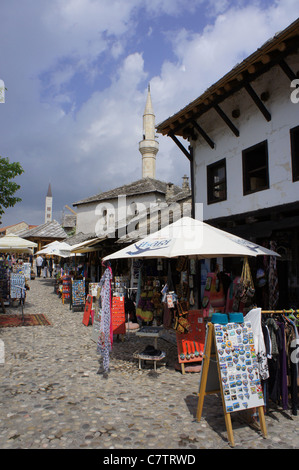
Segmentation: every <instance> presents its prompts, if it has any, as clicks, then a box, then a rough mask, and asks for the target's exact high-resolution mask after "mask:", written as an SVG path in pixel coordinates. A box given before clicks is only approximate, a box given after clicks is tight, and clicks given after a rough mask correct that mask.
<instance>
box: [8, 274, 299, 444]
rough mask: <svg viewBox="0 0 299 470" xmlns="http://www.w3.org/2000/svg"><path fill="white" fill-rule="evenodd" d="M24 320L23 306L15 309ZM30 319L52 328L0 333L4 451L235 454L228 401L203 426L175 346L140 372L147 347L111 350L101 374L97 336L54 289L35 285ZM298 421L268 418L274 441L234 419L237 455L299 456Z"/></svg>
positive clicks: (210, 408) (137, 344)
mask: <svg viewBox="0 0 299 470" xmlns="http://www.w3.org/2000/svg"><path fill="white" fill-rule="evenodd" d="M9 311H10V312H12V313H13V312H20V307H16V308H10V309H9ZM25 312H26V313H44V314H45V315H46V317H47V318H48V320H49V321H50V323H51V325H50V326H33V327H31V326H24V327H17V328H1V329H0V339H1V340H2V341H3V342H4V346H5V361H4V364H1V365H0V374H1V385H0V386H1V392H0V393H1V400H0V401H1V427H0V448H1V449H80V448H88V449H179V450H182V449H184V450H190V451H192V450H195V449H229V448H230V445H229V443H228V440H227V433H226V427H225V421H224V416H223V411H222V403H221V397H220V396H216V395H211V396H208V397H206V398H205V402H204V408H203V417H202V419H201V421H200V422H197V421H196V409H197V398H198V396H197V393H198V381H199V374H198V373H193V374H192V373H186V374H185V375H182V374H181V372H179V371H177V370H175V368H174V363H175V359H176V347H175V346H174V345H171V344H170V343H168V342H166V341H164V340H162V339H159V340H158V348H159V349H161V350H163V351H165V352H166V364H165V365H161V366H158V367H157V372H156V373H155V372H154V370H153V368H152V366H151V365H146V366H145V367H144V368H143V369H141V370H139V369H138V362H137V361H136V359H134V358H133V353H134V352H135V351H137V350H138V351H141V350H143V349H144V347H145V346H146V345H147V344H148V340H147V339H144V338H138V337H136V336H134V335H133V334H130V335H127V336H126V337H125V340H124V341H119V342H117V341H116V339H115V341H114V344H113V351H112V354H111V360H110V368H111V371H110V374H109V377H108V378H107V379H105V378H104V377H103V376H102V375H101V374H99V373H98V370H99V356H98V354H97V352H96V344H95V342H94V341H92V340H91V332H92V327H91V326H89V327H86V326H84V325H83V324H82V317H83V312H72V311H71V310H70V308H69V305H68V304H65V305H63V304H62V301H61V299H60V298H59V297H58V296H57V295H56V294H55V293H54V289H53V281H52V280H50V279H38V278H37V279H35V280H32V281H30V291H28V292H27V299H26V304H25ZM298 419H299V418H298V416H292V415H291V412H290V411H288V412H285V411H282V410H281V409H279V408H276V409H273V410H271V412H270V413H269V414H268V415H266V425H267V431H268V438H267V439H264V438H263V437H262V435H261V433H260V432H259V431H258V430H256V429H254V428H252V427H250V426H248V424H245V423H243V422H242V421H241V420H240V419H239V418H238V413H232V425H233V432H234V438H235V448H236V449H298V448H299V433H298Z"/></svg>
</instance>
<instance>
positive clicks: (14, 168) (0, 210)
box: [0, 157, 24, 219]
mask: <svg viewBox="0 0 299 470" xmlns="http://www.w3.org/2000/svg"><path fill="white" fill-rule="evenodd" d="M22 173H24V170H23V168H22V167H21V165H20V163H19V162H13V163H10V162H9V159H8V158H3V157H0V219H1V215H2V214H4V212H5V210H4V209H7V208H8V207H13V206H14V205H15V204H16V203H17V202H20V201H22V199H21V198H19V197H16V196H15V193H16V191H18V189H20V187H21V186H20V185H19V184H17V183H16V182H15V181H11V180H13V179H14V178H15V177H16V176H18V175H21V174H22Z"/></svg>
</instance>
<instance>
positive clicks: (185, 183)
mask: <svg viewBox="0 0 299 470" xmlns="http://www.w3.org/2000/svg"><path fill="white" fill-rule="evenodd" d="M182 189H183V190H184V191H189V190H190V188H189V177H188V176H187V175H184V176H183V184H182Z"/></svg>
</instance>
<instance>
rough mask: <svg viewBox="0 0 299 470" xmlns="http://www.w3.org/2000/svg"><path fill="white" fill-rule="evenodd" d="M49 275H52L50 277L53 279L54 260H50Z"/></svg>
mask: <svg viewBox="0 0 299 470" xmlns="http://www.w3.org/2000/svg"><path fill="white" fill-rule="evenodd" d="M49 273H50V277H52V274H53V258H52V257H51V258H49Z"/></svg>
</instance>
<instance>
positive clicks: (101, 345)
mask: <svg viewBox="0 0 299 470" xmlns="http://www.w3.org/2000/svg"><path fill="white" fill-rule="evenodd" d="M111 281H112V269H111V268H110V266H108V267H107V268H106V269H105V272H104V274H103V276H102V277H101V280H100V287H101V296H100V314H99V322H100V328H99V338H98V343H97V352H98V353H100V354H101V355H102V357H103V368H104V371H105V372H107V371H108V369H109V353H110V351H111V349H112V343H113V329H112V321H111Z"/></svg>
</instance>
